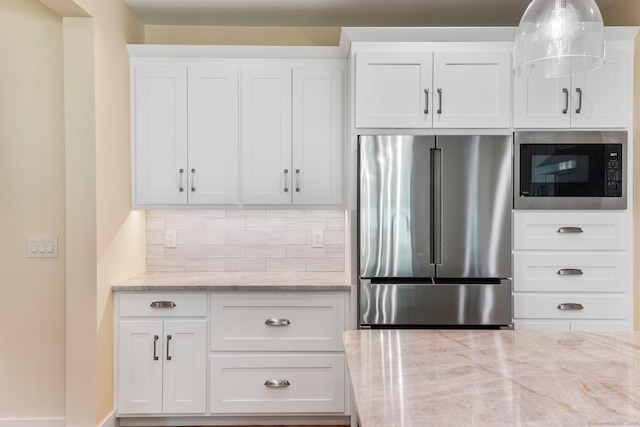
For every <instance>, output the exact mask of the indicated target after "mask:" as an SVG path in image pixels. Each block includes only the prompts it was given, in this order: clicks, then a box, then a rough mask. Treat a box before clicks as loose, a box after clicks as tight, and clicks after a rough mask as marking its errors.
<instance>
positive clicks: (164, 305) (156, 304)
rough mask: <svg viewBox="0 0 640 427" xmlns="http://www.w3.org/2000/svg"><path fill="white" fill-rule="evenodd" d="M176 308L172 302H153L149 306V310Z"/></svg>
mask: <svg viewBox="0 0 640 427" xmlns="http://www.w3.org/2000/svg"><path fill="white" fill-rule="evenodd" d="M175 306H176V303H175V302H173V301H154V302H152V303H151V304H149V307H151V308H173V307H175Z"/></svg>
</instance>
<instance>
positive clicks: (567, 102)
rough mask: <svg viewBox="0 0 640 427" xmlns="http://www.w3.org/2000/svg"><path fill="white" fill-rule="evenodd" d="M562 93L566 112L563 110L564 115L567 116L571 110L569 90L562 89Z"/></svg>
mask: <svg viewBox="0 0 640 427" xmlns="http://www.w3.org/2000/svg"><path fill="white" fill-rule="evenodd" d="M562 92H563V93H564V110H562V114H567V111H568V110H569V89H567V88H566V87H564V88H562Z"/></svg>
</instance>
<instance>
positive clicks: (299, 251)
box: [287, 245, 327, 258]
mask: <svg viewBox="0 0 640 427" xmlns="http://www.w3.org/2000/svg"><path fill="white" fill-rule="evenodd" d="M326 256H327V250H326V248H312V247H311V246H309V245H287V258H324V257H326Z"/></svg>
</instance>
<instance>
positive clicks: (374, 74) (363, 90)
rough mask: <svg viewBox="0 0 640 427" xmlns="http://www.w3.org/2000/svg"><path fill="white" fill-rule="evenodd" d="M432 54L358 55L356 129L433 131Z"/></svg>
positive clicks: (375, 53)
mask: <svg viewBox="0 0 640 427" xmlns="http://www.w3.org/2000/svg"><path fill="white" fill-rule="evenodd" d="M432 75H433V54H432V53H431V52H388V51H387V52H358V53H356V75H355V80H356V81H355V83H356V93H355V110H356V120H355V121H356V127H357V128H366V127H370V128H425V127H427V128H430V127H431V122H432V117H433V116H432V115H433V106H432V105H431V104H432V102H431V100H432V99H433V91H432V90H431V82H432Z"/></svg>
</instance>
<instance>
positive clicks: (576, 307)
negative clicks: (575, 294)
mask: <svg viewBox="0 0 640 427" xmlns="http://www.w3.org/2000/svg"><path fill="white" fill-rule="evenodd" d="M556 308H557V309H558V310H582V309H584V306H583V305H582V304H577V303H574V302H565V303H563V304H558V307H556Z"/></svg>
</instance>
